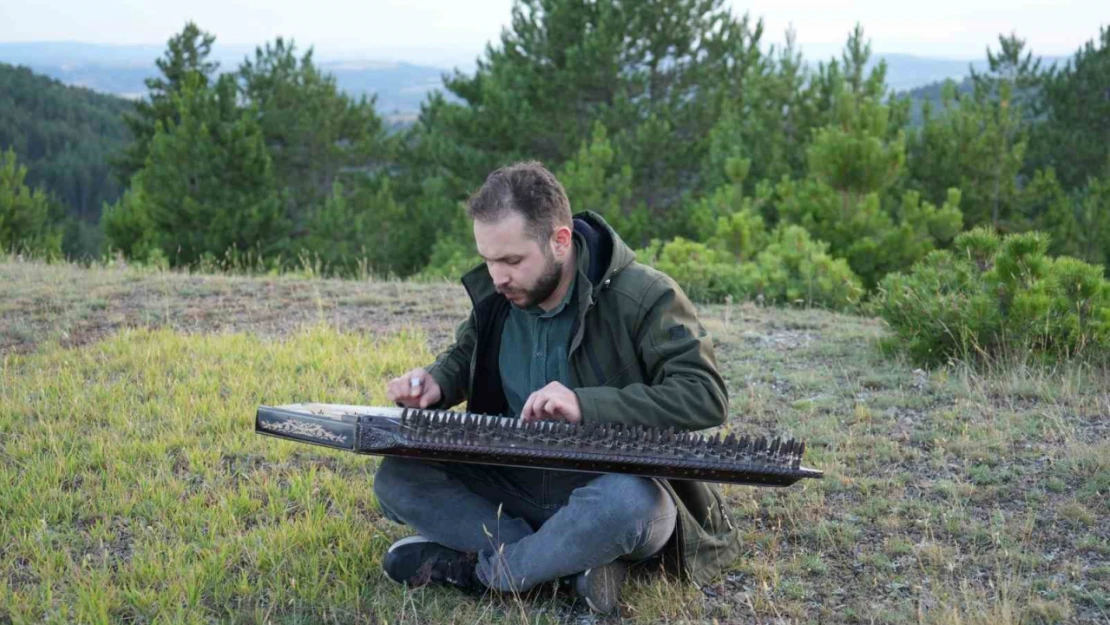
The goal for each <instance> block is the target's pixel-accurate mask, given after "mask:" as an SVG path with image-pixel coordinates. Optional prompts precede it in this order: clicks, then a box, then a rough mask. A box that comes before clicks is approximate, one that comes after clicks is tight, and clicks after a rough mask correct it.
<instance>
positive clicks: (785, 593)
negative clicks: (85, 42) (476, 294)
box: [0, 263, 1110, 625]
mask: <svg viewBox="0 0 1110 625" xmlns="http://www.w3.org/2000/svg"><path fill="white" fill-rule="evenodd" d="M0 302H2V303H0V337H13V336H15V337H18V340H11V339H10V338H9V339H8V343H6V344H4V343H0V623H8V622H11V623H41V622H47V623H70V622H82V623H119V622H123V623H155V622H157V623H214V622H219V623H224V622H227V623H259V624H261V623H318V622H328V623H333V622H337V623H439V622H469V623H474V622H498V623H503V622H504V623H525V622H526V623H549V622H550V623H555V622H558V623H570V622H574V623H577V622H582V621H587V622H590V621H593V620H594V619H592V617H590V616H589V615H588V614H586V613H583V612H582V611H581V610H580V609H577V608H572V607H571V605H570V603H569V602H568V600H567V598H566V597H565V596H563V595H555V594H553V592H551V589H549V588H548V589H540V590H538V591H536V592H533V593H531V594H530V595H528V596H525V597H512V596H509V597H493V596H487V597H485V598H479V599H475V598H471V597H467V596H464V595H462V594H460V593H457V592H455V591H452V590H447V589H434V588H432V589H425V590H421V591H416V592H411V593H410V592H405V591H404V590H403V589H401V588H399V587H397V586H395V585H393V584H391V583H389V582H388V581H387V580H386V579H385V578H384V577H383V576H382V574H381V573H380V570H379V568H378V567H379V563H380V557H381V555H382V553H383V551H384V549H385V548H386V546H387V545H388V544H389V543H390V542H391V541H392V540H394V539H396V538H397V537H400V536H402V535H404V534H405V533H406V532H405V528H402V527H399V526H396V525H394V524H391V523H389V522H388V521H386V520H385V519H384V518H383V517H382V516H381V515H380V513H379V512H378V510H377V507H376V504H375V502H374V497H373V492H372V481H373V472H374V466H375V462H376V461H375V460H374V459H373V458H372V457H365V456H356V455H354V454H349V453H344V452H338V451H332V450H326V449H322V448H317V447H311V446H306V445H298V444H295V443H290V442H286V441H280V440H276V439H272V438H268V437H261V436H258V435H256V434H254V433H253V426H252V418H253V414H254V409H255V408H256V407H257V406H258V405H259V404H264V403H265V404H274V403H284V402H297V401H323V402H329V403H355V404H384V403H385V398H384V393H383V391H384V382H385V381H386V380H387V379H388V378H389V377H391V376H392V375H395V374H396V373H398V372H401V371H404V370H407V369H409V368H411V367H414V366H418V365H423V364H426V363H427V362H429V360H430V359H431V358H432V354H433V353H435V352H436V351H437V350H438V349H441V348H442V347H443V346H444V345H445V344H446V342H447V341H448V340H449V337H450V335H451V330H452V329H453V327H454V324H455V323H456V322H457V321H458V320H459V319H460V318H461V315H462V314H465V311H466V300H465V295H464V294H463V293H462V289H461V288H460V287H458V286H457V285H442V284H441V285H436V284H420V285H417V284H407V283H402V282H372V281H348V282H344V281H324V280H305V279H298V278H294V277H254V278H252V277H230V276H198V275H185V274H175V273H159V272H141V271H136V270H133V269H119V268H105V267H98V268H92V269H80V268H76V267H72V266H67V265H39V264H34V263H21V264H16V263H0ZM182 311H193V312H190V313H184V312H182ZM202 311H204V312H205V314H201V312H202ZM701 312H702V315H703V319H704V321H705V323H706V325H707V327H708V329H709V330H710V332H711V334H712V335H713V336H714V338H715V340H716V342H717V356H718V361H719V364H720V367H721V371H722V373H723V374H724V376H725V378H726V380H727V382H728V384H729V389H730V395H731V416H730V422H729V423H728V425H727V426H726V427H727V428H728V429H730V430H732V431H736V432H739V433H748V434H767V433H772V434H786V435H792V436H797V437H799V438H802V439H804V440H806V441H808V442H809V443H810V448H809V450H808V452H807V455H806V461H805V462H806V464H807V465H809V466H814V467H817V468H821V469H824V470H825V472H826V478H825V479H824V480H820V481H806V482H803V483H800V484H798V485H796V486H795V487H791V488H788V489H783V490H777V489H757V488H748V487H739V486H726V487H724V488H723V491H724V493H725V496H726V497H727V499H728V501H729V503H730V505H731V506H732V508H733V512H734V515H735V517H736V519H737V521H738V522H739V524H740V527H741V532H742V535H743V537H744V541H745V544H746V550H745V553H744V554H743V555H742V557H741V558H739V559H738V560H737V561H736V562H735V564H734V566H733V567H732V569H731V570H730V571H728V572H726V574H725V575H723V576H722V577H721V578H720V580H718V581H717V582H716V583H714V584H713V585H711V586H709V587H706V588H703V589H701V590H698V589H694V588H690V587H687V586H685V585H682V584H678V583H676V582H674V581H673V580H668V579H663V578H660V577H658V576H652V577H649V578H647V579H645V580H641V581H638V582H637V583H635V584H632V585H629V586H628V587H626V592H625V599H624V602H623V604H622V610H621V616H620V617H619V618H620V619H623V620H628V621H631V622H642V623H654V622H714V621H716V622H718V623H750V622H758V623H792V622H805V623H827V622H842V623H872V622H886V623H901V622H914V623H937V624H952V625H958V624H964V623H983V624H984V625H986V624H988V623H990V624H992V625H993V624H995V623H1003V624H1006V623H1015V624H1016V623H1031V624H1032V623H1100V622H1110V616H1108V615H1110V574H1108V573H1107V571H1110V538H1108V537H1110V504H1108V503H1107V502H1108V501H1110V497H1107V491H1108V490H1110V443H1108V438H1110V437H1108V436H1107V435H1108V434H1110V417H1108V416H1107V415H1108V414H1110V394H1108V393H1110V376H1108V375H1107V373H1106V372H1105V371H1100V370H1092V369H1090V368H1083V367H1066V366H1065V367H1061V368H1060V370H1059V371H1055V372H1046V371H1043V370H1039V369H1032V368H1006V369H1002V368H1000V369H998V370H994V371H988V372H985V373H983V372H975V371H971V370H968V369H965V368H960V367H952V368H946V369H939V370H935V371H920V370H915V369H914V368H913V367H912V366H910V365H907V364H906V363H904V362H902V361H900V360H898V359H894V360H891V359H887V358H884V357H883V356H882V355H881V353H880V351H879V350H878V349H877V348H876V344H877V342H878V341H879V340H880V339H881V338H882V337H883V336H884V330H883V327H882V325H881V324H880V323H879V322H877V321H875V320H872V319H866V318H860V317H852V316H843V315H834V314H829V313H825V312H822V311H798V310H781V309H762V308H757V307H754V306H750V305H744V306H732V307H731V310H730V311H729V312H728V314H727V316H728V318H729V320H730V322H729V323H728V324H727V325H726V324H725V322H724V319H725V317H726V312H725V307H723V306H720V307H703V309H702V311H701ZM120 319H122V321H120ZM608 620H609V621H613V622H615V621H617V620H619V619H617V618H613V619H608Z"/></svg>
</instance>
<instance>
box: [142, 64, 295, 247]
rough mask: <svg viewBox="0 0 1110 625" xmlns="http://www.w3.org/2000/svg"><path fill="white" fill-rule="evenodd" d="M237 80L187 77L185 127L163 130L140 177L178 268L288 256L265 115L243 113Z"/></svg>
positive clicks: (181, 103)
mask: <svg viewBox="0 0 1110 625" xmlns="http://www.w3.org/2000/svg"><path fill="white" fill-rule="evenodd" d="M236 97H237V87H236V84H235V79H234V78H233V77H232V76H231V75H229V74H225V75H223V76H221V77H220V78H219V80H217V81H216V84H215V85H214V87H211V88H209V87H207V86H206V84H205V81H204V80H203V79H202V77H201V76H200V75H199V74H192V75H189V76H186V78H185V81H184V83H183V84H182V86H181V89H180V90H179V92H178V93H177V94H175V96H174V98H173V102H174V107H175V112H174V117H175V118H176V119H177V120H178V121H176V122H170V123H169V124H167V125H163V124H162V123H161V122H159V123H158V125H157V129H156V132H155V135H154V139H153V140H152V141H151V146H150V151H149V154H148V155H147V161H146V165H145V166H144V167H143V169H142V170H141V171H140V172H139V174H138V175H139V176H141V182H142V199H143V204H144V209H145V210H146V211H147V214H148V217H149V223H150V226H151V227H152V228H153V230H154V232H155V233H156V234H155V240H156V241H157V246H158V247H159V248H160V249H161V250H162V251H163V252H164V253H165V254H166V256H167V257H168V258H169V260H170V262H171V263H173V264H174V265H188V264H192V263H195V262H197V261H198V260H201V259H202V258H204V257H206V256H210V257H215V258H224V257H225V255H227V254H231V255H238V254H244V253H253V254H257V255H258V256H260V257H264V258H269V257H273V256H274V255H275V254H277V253H279V252H281V251H282V249H283V247H284V246H285V243H286V237H287V235H288V229H287V226H286V222H285V220H284V218H283V215H282V210H281V204H280V201H279V197H278V194H277V193H276V192H275V186H276V185H275V181H274V175H273V166H272V164H271V161H270V156H269V154H268V152H267V151H266V146H265V143H264V140H263V136H262V130H261V128H259V125H258V122H257V121H256V120H257V112H256V111H255V110H253V109H249V108H248V109H246V110H241V109H240V108H239V107H238V106H237V102H236Z"/></svg>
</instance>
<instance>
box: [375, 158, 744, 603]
mask: <svg viewBox="0 0 1110 625" xmlns="http://www.w3.org/2000/svg"><path fill="white" fill-rule="evenodd" d="M467 213H468V215H469V217H470V218H471V219H472V220H473V224H474V239H475V243H476V245H477V249H478V253H479V255H481V257H482V258H483V259H484V261H485V262H484V263H483V264H482V265H479V266H478V267H476V268H474V269H473V270H471V271H469V272H468V273H467V274H466V275H464V276H463V278H462V283H463V285H464V286H465V287H466V291H467V293H468V294H469V296H470V299H471V301H472V303H473V310H472V311H471V313H470V315H469V317H468V318H467V319H466V320H465V321H463V322H462V323H460V324H459V326H458V328H457V330H456V341H455V343H454V344H453V345H451V347H449V348H448V349H447V350H446V351H444V352H443V353H442V354H441V355H440V356H439V357H438V358H437V359H436V361H435V363H434V364H432V365H431V366H429V367H428V368H427V370H424V369H417V370H414V371H410V372H408V373H406V374H405V375H403V376H400V377H398V378H396V379H394V380H392V381H390V382H389V384H388V386H387V395H388V397H389V399H390V400H391V401H395V402H397V403H399V404H401V405H403V406H407V407H418V408H433V409H446V408H449V407H451V406H454V405H456V404H457V403H459V402H460V401H462V400H464V399H465V400H466V401H467V410H468V411H470V412H476V413H483V414H492V415H501V416H508V417H517V418H520V419H522V420H524V421H535V420H545V419H550V420H559V421H567V422H570V423H583V424H588V423H621V424H624V425H625V426H633V425H642V426H649V427H656V428H660V427H662V428H666V427H668V426H674V427H675V428H676V429H679V430H698V429H703V428H708V427H712V426H717V425H720V424H722V423H724V421H725V419H726V417H727V413H728V396H727V391H726V388H725V383H724V380H722V378H721V376H720V374H719V373H718V371H717V364H716V358H715V356H714V353H713V346H712V342H711V340H710V338H709V337H708V336H707V334H706V332H705V330H704V328H703V327H702V325H701V323H700V321H699V320H698V317H697V314H696V313H695V310H694V307H693V305H692V304H691V303H690V301H689V299H688V298H687V297H686V295H685V294H684V293H683V292H682V290H681V289H680V288H679V287H678V285H677V284H675V282H674V281H673V280H672V279H671V278H670V277H668V276H667V275H665V274H664V273H662V272H660V271H657V270H655V269H653V268H650V267H647V266H645V265H642V264H640V263H638V262H636V261H635V256H634V254H633V252H632V250H631V249H630V248H629V247H628V246H627V245H626V244H625V243H624V242H623V241H621V239H620V237H619V236H618V235H617V233H616V232H614V231H613V229H612V228H611V227H610V226H609V225H608V224H607V223H606V222H605V221H604V220H603V219H602V218H601V217H600V216H599V215H597V214H595V213H593V212H590V211H584V212H581V213H578V214H576V215H573V216H572V214H571V210H570V204H569V202H568V200H567V196H566V193H565V191H564V189H563V187H562V185H561V184H560V183H559V181H558V180H556V178H555V176H554V175H552V174H551V172H549V171H548V170H547V169H545V168H544V167H543V166H542V165H540V164H539V163H534V162H529V163H518V164H515V165H512V166H509V167H505V168H502V169H498V170H497V171H495V172H493V173H492V174H490V175H489V177H488V178H487V179H486V181H485V184H483V185H482V187H481V188H480V189H478V190H477V191H476V192H475V193H474V194H473V195H472V196H471V198H470V199H469V201H468V204H467ZM374 493H375V495H376V497H377V499H378V503H379V505H380V506H381V509H382V511H383V513H384V514H385V516H386V517H388V518H390V519H392V520H394V521H396V522H399V523H404V524H405V525H408V526H409V527H411V528H412V529H413V530H415V531H416V532H417V535H415V536H411V537H408V538H405V539H402V540H400V541H398V542H396V543H394V544H393V545H392V546H391V547H390V548H389V551H388V552H387V553H386V554H385V556H384V557H383V559H382V566H383V568H384V570H385V573H386V575H387V576H388V577H389V578H391V579H393V580H394V581H397V582H401V583H406V584H408V585H409V586H410V587H416V586H422V585H424V584H427V583H430V582H432V583H443V584H450V585H454V586H458V587H460V588H465V589H480V590H484V589H493V590H497V591H524V590H528V589H529V588H532V587H533V586H535V585H537V584H542V583H545V582H549V581H554V580H561V579H565V580H567V581H572V582H573V586H574V588H575V590H576V592H577V594H578V595H579V596H580V597H581V598H582V599H583V600H584V601H585V602H586V603H587V605H589V607H590V608H591V609H593V610H595V611H597V612H601V613H607V612H610V611H612V610H613V608H614V607H616V605H617V604H618V599H619V592H620V588H621V585H622V583H623V582H624V579H625V575H626V572H627V569H628V566H629V564H631V563H637V562H640V563H644V562H649V563H654V562H660V563H661V564H662V565H663V566H664V568H666V569H667V570H669V571H671V572H672V573H673V574H676V575H678V576H680V577H682V578H684V579H687V580H690V581H692V582H694V583H696V584H703V583H706V582H708V581H709V580H710V579H711V578H712V577H713V576H715V575H716V574H717V573H718V572H719V571H720V570H721V569H722V568H723V567H725V566H727V565H728V564H729V563H730V562H731V561H732V560H733V559H734V558H735V556H736V555H737V553H738V552H739V549H740V545H739V537H738V533H737V531H736V530H735V528H734V525H733V523H732V520H731V518H730V514H729V512H728V510H727V509H726V507H725V504H724V502H723V500H722V498H721V496H720V495H719V493H718V492H717V491H716V489H715V488H713V487H712V486H710V485H708V484H705V483H702V482H691V481H680V480H675V481H669V480H662V479H649V478H642V477H635V476H629V475H619V474H598V473H579V472H568V471H550V470H542V469H531V468H515V467H498V466H485V465H474V464H462V463H442V462H434V461H425V460H412V459H403V458H396V457H389V458H385V459H383V460H382V462H381V465H380V466H379V468H378V471H377V474H376V476H375V480H374Z"/></svg>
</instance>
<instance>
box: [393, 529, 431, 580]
mask: <svg viewBox="0 0 1110 625" xmlns="http://www.w3.org/2000/svg"><path fill="white" fill-rule="evenodd" d="M430 542H432V541H430V540H428V539H427V538H424V537H423V536H419V535H417V536H409V537H408V538H402V539H401V540H398V541H397V542H395V543H393V544H392V545H390V546H389V549H388V550H387V551H386V552H385V554H386V556H388V555H389V554H391V553H393V550H394V549H396V548H398V547H404V546H405V545H412V544H415V543H430ZM382 564H383V565H384V564H385V559H384V558H383V559H382ZM382 572H383V573H385V576H386V577H388V578H389V579H391V580H393V581H394V582H396V583H398V584H407V583H408V580H406V579H397V578H396V577H393V576H392V575H390V574H389V569H388V568H386V567H385V566H382Z"/></svg>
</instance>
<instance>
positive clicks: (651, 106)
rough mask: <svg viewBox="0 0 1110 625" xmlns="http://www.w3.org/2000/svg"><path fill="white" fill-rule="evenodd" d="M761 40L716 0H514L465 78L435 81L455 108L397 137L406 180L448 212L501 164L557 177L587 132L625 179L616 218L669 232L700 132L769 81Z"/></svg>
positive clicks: (677, 221)
mask: <svg viewBox="0 0 1110 625" xmlns="http://www.w3.org/2000/svg"><path fill="white" fill-rule="evenodd" d="M761 33H762V28H761V26H759V25H756V26H755V27H754V28H753V27H752V25H751V23H750V22H749V20H748V19H747V17H743V18H737V17H735V16H733V15H732V14H731V13H730V12H729V11H728V10H727V9H725V8H723V2H722V0H666V1H664V2H658V1H648V0H635V1H632V2H622V3H610V2H596V3H595V2H587V1H585V0H545V1H542V2H541V1H540V0H520V1H518V2H517V3H516V4H515V5H514V8H513V17H512V22H511V25H510V26H509V27H508V28H506V29H505V31H504V32H503V33H502V36H501V38H500V41H499V42H498V43H497V44H496V45H491V46H489V47H488V48H487V50H486V54H485V56H484V58H482V59H480V60H479V62H478V69H477V71H476V72H475V74H474V75H473V76H466V75H462V74H459V73H456V74H455V75H454V76H451V77H449V78H448V79H447V80H446V82H445V86H446V88H447V89H448V90H449V91H450V92H451V93H452V94H454V95H455V96H456V97H457V98H458V100H459V101H458V102H450V101H448V100H447V99H446V98H443V97H432V98H431V99H430V100H429V101H428V103H427V104H426V105H425V106H424V107H423V110H422V112H421V117H420V120H419V122H418V124H417V127H416V130H415V132H414V135H413V136H412V137H411V138H410V139H409V140H410V141H411V142H412V143H414V144H417V147H416V148H415V149H416V150H417V154H419V155H420V158H419V159H418V160H417V163H416V164H418V165H419V166H418V167H412V168H411V169H409V168H405V171H406V172H407V173H406V175H408V176H410V177H411V179H425V178H428V177H439V178H441V179H442V180H443V181H444V182H445V187H446V188H448V189H449V193H450V194H451V195H450V198H449V199H450V200H451V201H458V200H461V199H463V198H465V196H466V193H467V192H468V191H469V190H470V189H472V188H473V187H474V186H477V185H478V184H480V183H481V181H482V179H483V178H484V177H485V175H486V174H488V173H489V171H490V170H492V169H494V168H495V167H497V166H500V165H502V164H505V163H506V162H509V161H511V160H516V159H523V158H529V159H538V160H541V161H543V162H545V163H546V164H548V165H549V166H550V167H552V168H553V169H555V168H558V167H559V166H560V165H561V164H563V163H565V162H567V161H568V160H570V159H572V158H574V157H575V156H576V154H577V152H578V150H579V149H580V148H581V146H582V145H583V143H589V141H590V139H591V135H592V132H593V125H594V123H595V122H597V123H601V124H602V125H603V126H604V127H605V128H606V131H607V136H608V140H609V142H610V144H611V147H612V149H613V151H614V154H615V160H616V162H615V163H614V167H615V168H616V170H617V171H622V170H623V169H624V168H625V167H628V169H629V170H630V171H631V172H632V176H633V179H632V198H633V199H632V201H631V202H629V203H628V205H627V206H626V207H625V210H628V211H632V210H644V211H646V216H647V219H649V220H651V221H652V222H653V223H656V224H659V225H660V229H661V230H667V229H670V230H672V231H673V230H677V231H681V229H683V228H688V227H689V226H688V224H687V223H686V222H685V216H684V215H683V213H682V211H681V205H682V203H683V202H684V201H685V198H686V196H687V194H688V192H689V191H690V190H691V188H692V187H696V185H697V181H698V176H699V170H700V169H702V167H703V162H704V160H705V156H706V153H707V148H708V140H707V138H708V133H709V129H710V128H711V127H712V126H713V125H714V124H715V123H716V122H717V120H718V119H719V117H720V114H721V111H722V110H724V109H725V108H726V107H731V108H732V109H733V110H737V111H746V110H748V109H749V108H752V109H754V108H755V107H756V106H757V104H756V103H755V102H749V100H750V96H751V94H752V93H754V90H749V89H747V88H746V85H747V84H748V83H747V81H748V80H750V79H752V76H757V75H761V74H763V73H765V72H766V71H767V70H766V62H765V61H764V57H763V53H762V52H761V51H760V48H759V45H758V43H759V37H760V36H761ZM581 208H589V207H588V206H581Z"/></svg>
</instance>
